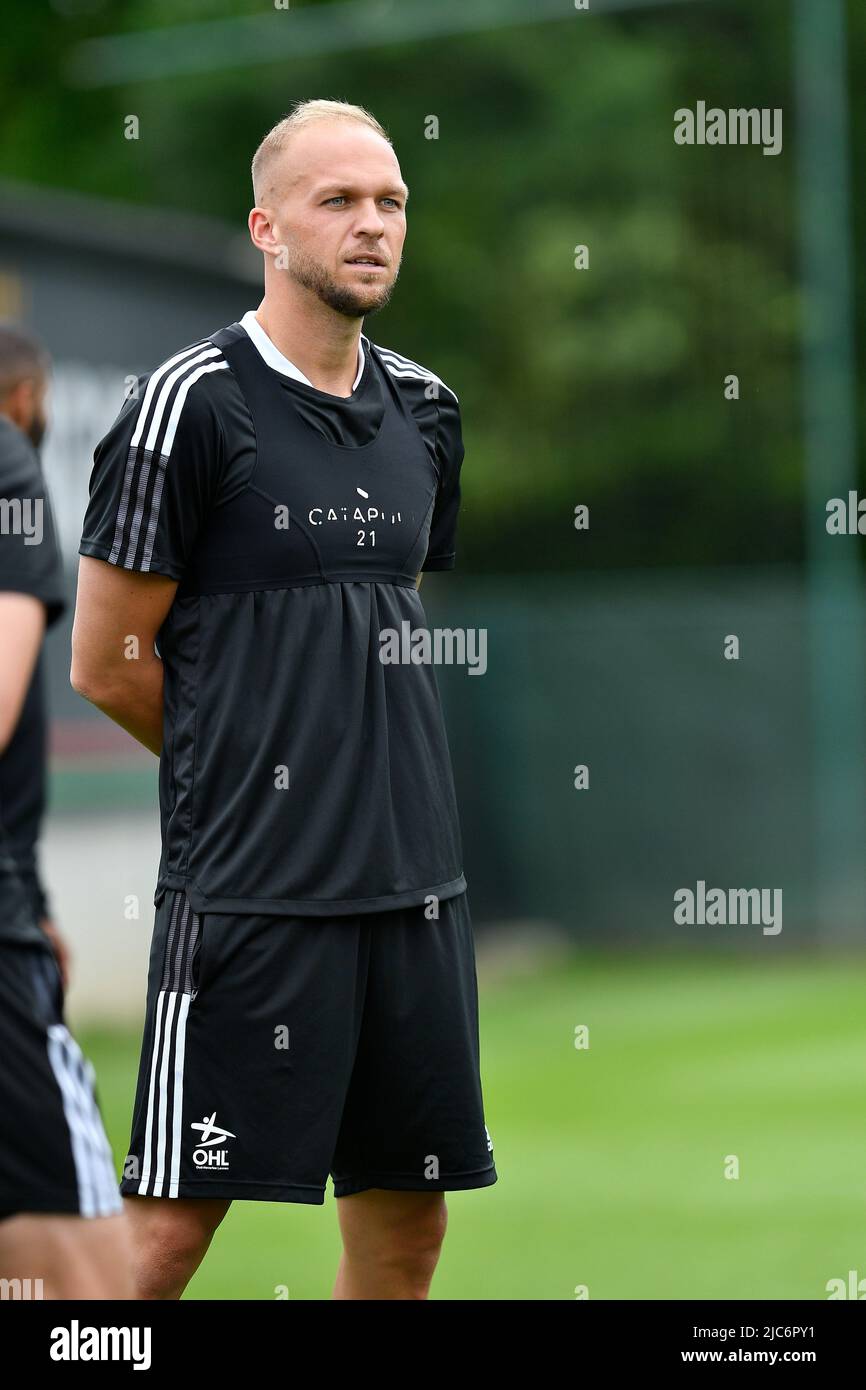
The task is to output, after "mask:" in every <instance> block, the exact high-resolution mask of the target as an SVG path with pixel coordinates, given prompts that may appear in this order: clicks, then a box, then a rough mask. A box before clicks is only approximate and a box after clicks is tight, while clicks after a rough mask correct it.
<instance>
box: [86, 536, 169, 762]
mask: <svg viewBox="0 0 866 1390" xmlns="http://www.w3.org/2000/svg"><path fill="white" fill-rule="evenodd" d="M176 589H177V580H175V579H169V578H168V577H167V576H166V575H162V574H149V573H138V572H135V571H132V570H126V569H120V568H118V567H117V566H116V565H110V564H108V563H107V562H106V561H105V560H96V559H93V558H91V557H89V556H86V555H85V556H82V558H81V563H80V565H79V569H78V598H77V602H76V607H75V623H74V626H73V629H72V671H71V673H70V679H71V681H72V686H73V689H74V690H77V691H78V693H79V695H83V696H84V698H85V699H86V700H90V702H91V703H92V704H94V705H96V706H97V708H98V709H101V710H102V711H103V713H104V714H107V715H108V717H109V718H110V719H113V720H114V721H115V723H116V724H119V725H120V726H121V728H123V729H126V731H127V733H130V734H132V736H133V738H136V739H138V741H139V743H143V744H144V746H145V748H149V749H150V751H151V752H152V753H156V754H157V756H159V753H160V750H161V748H162V662H161V660H160V659H159V657H158V656H157V654H156V651H155V650H154V644H155V642H156V637H157V633H158V632H159V629H160V628H161V627H162V624H163V622H164V621H165V617H166V615H167V613H168V610H169V609H170V607H171V605H172V602H173V600H174V595H175V591H176Z"/></svg>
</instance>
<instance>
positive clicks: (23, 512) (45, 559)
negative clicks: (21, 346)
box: [0, 417, 65, 942]
mask: <svg viewBox="0 0 866 1390" xmlns="http://www.w3.org/2000/svg"><path fill="white" fill-rule="evenodd" d="M0 509H2V514H0V593H10V592H12V593H19V594H32V595H33V597H34V598H38V599H40V600H41V601H42V602H43V603H44V605H45V609H46V626H50V625H51V624H52V623H54V622H56V620H57V619H58V618H59V617H60V615H61V613H62V612H63V609H64V607H65V597H64V593H65V590H64V582H63V566H62V563H61V559H60V552H59V549H58V546H57V537H56V533H55V529H54V523H53V518H52V516H51V508H50V504H49V499H48V495H47V492H46V489H45V481H44V479H43V477H42V471H41V469H40V467H39V460H38V458H37V456H36V452H35V450H34V449H33V447H32V445H31V444H30V441H29V440H28V439H27V438H26V436H25V435H24V434H22V432H21V431H20V430H19V429H17V428H16V426H15V425H13V424H12V423H11V422H10V421H9V420H6V419H5V418H2V417H0ZM45 761H46V718H45V698H44V691H43V675H42V659H41V657H40V658H39V660H38V662H37V664H36V669H35V671H34V673H33V676H32V678H31V681H30V685H29V687H28V690H27V694H26V696H25V699H24V704H23V706H22V709H21V714H20V716H19V719H18V723H17V724H16V726H15V731H14V733H13V735H12V737H11V739H10V740H9V743H8V744H7V746H6V748H5V749H4V750H3V752H2V753H0V941H8V940H16V941H36V940H38V941H40V942H44V941H45V938H44V936H43V934H42V932H41V931H40V930H39V928H38V925H37V923H38V921H39V918H40V917H41V916H42V915H43V913H44V912H45V897H44V893H43V891H42V887H41V884H40V881H39V875H38V872H37V866H36V842H37V839H38V835H39V826H40V822H41V819H42V811H43V807H44V803H45Z"/></svg>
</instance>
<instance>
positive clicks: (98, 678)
mask: <svg viewBox="0 0 866 1390" xmlns="http://www.w3.org/2000/svg"><path fill="white" fill-rule="evenodd" d="M69 684H70V685H71V686H72V689H73V690H74V691H75V693H76V695H80V696H81V697H82V699H84V700H89V701H90V703H91V704H92V705H99V704H101V703H102V702H103V701H104V700H105V699H106V697H107V696H108V681H107V680H106V678H105V672H104V669H101V668H100V666H99V665H98V664H97V663H96V662H94V661H93V660H92V659H91V658H88V657H87V656H86V655H85V654H84V653H83V652H82V651H81V650H80V649H79V648H77V647H76V646H75V644H74V643H73V646H72V664H71V666H70V668H69Z"/></svg>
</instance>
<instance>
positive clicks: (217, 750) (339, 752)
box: [80, 324, 466, 916]
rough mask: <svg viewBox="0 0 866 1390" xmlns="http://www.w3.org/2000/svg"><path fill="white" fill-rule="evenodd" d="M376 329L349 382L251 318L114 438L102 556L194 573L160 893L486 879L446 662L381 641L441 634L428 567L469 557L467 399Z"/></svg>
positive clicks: (393, 896) (171, 629)
mask: <svg viewBox="0 0 866 1390" xmlns="http://www.w3.org/2000/svg"><path fill="white" fill-rule="evenodd" d="M362 345H363V350H364V357H365V361H364V369H363V373H362V375H361V379H360V381H358V382H357V385H356V388H355V390H354V391H353V392H352V395H351V396H349V397H348V398H345V399H344V398H341V397H337V396H332V395H330V394H328V393H327V392H324V391H319V390H317V389H316V388H315V387H313V386H311V385H309V384H307V383H305V382H303V381H298V380H295V379H294V378H293V377H291V376H289V375H286V374H284V372H282V371H280V370H278V369H277V368H276V367H275V366H274V365H272V364H271V362H268V361H265V359H264V357H263V356H262V354H261V350H260V348H259V347H258V346H257V345H256V344H255V343H253V341H252V340H251V339H250V337H249V336H248V334H247V333H246V331H245V330H244V328H243V327H242V326H241V325H240V324H233V325H232V326H231V327H230V328H228V329H223V330H220V331H219V332H218V333H215V334H213V335H212V336H211V338H210V339H205V340H204V341H203V342H201V343H197V344H194V345H193V346H192V347H190V348H185V349H184V350H183V351H182V352H180V353H178V354H176V355H175V356H174V357H172V358H170V359H168V361H167V362H165V363H163V364H162V365H161V366H160V367H158V368H157V369H156V371H154V372H152V373H151V374H150V376H148V377H146V378H143V379H142V380H141V382H140V383H139V386H138V390H137V391H136V393H135V397H134V399H132V400H130V401H129V402H127V404H126V405H125V406H124V408H123V409H122V411H121V413H120V416H119V417H118V420H117V421H116V422H115V424H114V426H113V427H112V429H111V431H110V432H109V434H108V435H107V436H106V437H105V439H103V440H102V442H101V443H100V445H99V446H98V448H97V450H96V453H95V463H94V470H93V476H92V480H91V493H90V503H89V506H88V510H87V516H86V519H85V525H84V535H83V539H82V542H81V547H80V549H81V553H82V554H83V555H91V556H95V557H97V558H99V559H103V560H107V561H109V562H110V563H112V564H115V565H120V566H122V567H124V568H127V569H134V570H139V571H151V572H155V573H159V574H165V575H169V576H171V577H172V578H174V579H177V580H179V581H180V584H179V587H178V591H177V594H176V596H175V600H174V602H173V604H172V607H171V609H170V611H169V614H168V617H167V619H166V621H165V623H164V624H163V627H162V629H161V630H160V633H159V636H158V649H159V652H160V655H161V657H162V660H163V664H164V706H165V714H164V739H163V751H162V757H161V760H160V809H161V819H162V838H163V852H162V860H161V864H160V874H159V881H158V885H157V893H156V897H157V900H158V899H159V897H160V895H161V893H162V892H164V891H165V890H166V889H167V888H185V889H186V891H187V892H188V894H189V896H190V900H191V902H192V905H193V908H194V910H196V911H198V912H206V911H215V912H272V913H279V914H298V915H305V916H331V915H340V914H348V913H352V914H354V913H359V912H368V911H369V912H372V911H376V910H380V909H386V908H397V907H402V906H409V905H411V904H415V903H420V902H423V901H424V900H425V899H426V898H427V897H428V895H436V896H438V897H439V898H445V897H450V896H454V895H455V894H457V893H461V892H463V891H464V889H465V887H466V881H465V878H464V876H463V865H462V848H461V842H460V829H459V822H458V816H457V808H456V804H455V798H454V785H453V777H452V771H451V764H450V758H449V754H448V747H447V742H446V737H445V730H444V724H443V720H442V712H441V708H440V704H439V695H438V689H437V685H436V678H435V673H434V671H433V669H432V667H431V666H430V665H417V664H412V663H409V664H385V663H383V662H382V661H381V660H380V649H381V640H380V634H382V633H384V632H386V631H387V632H394V631H396V632H397V633H402V632H406V631H408V632H414V631H417V630H418V629H423V628H425V627H426V619H425V616H424V610H423V607H422V604H421V599H420V596H419V594H418V593H417V590H416V587H415V581H416V578H417V575H418V573H419V572H420V571H421V570H422V569H423V570H432V569H450V568H452V567H453V565H454V558H455V531H456V521H457V511H458V507H459V501H460V481H459V479H460V467H461V464H462V460H463V445H462V439H461V431H460V415H459V407H458V404H457V398H456V396H455V395H454V393H453V392H452V391H451V390H450V389H449V388H448V387H447V386H445V384H444V383H443V382H441V381H440V380H439V379H438V378H437V377H435V376H434V375H433V374H432V373H430V372H429V371H427V370H426V369H425V368H423V367H420V366H419V365H418V364H417V363H415V362H412V361H411V360H409V359H407V358H404V357H402V356H401V355H399V354H397V353H394V352H392V351H391V350H389V349H381V348H378V347H376V346H375V345H374V344H372V343H370V342H369V340H368V339H367V338H363V339H362ZM283 360H284V359H283Z"/></svg>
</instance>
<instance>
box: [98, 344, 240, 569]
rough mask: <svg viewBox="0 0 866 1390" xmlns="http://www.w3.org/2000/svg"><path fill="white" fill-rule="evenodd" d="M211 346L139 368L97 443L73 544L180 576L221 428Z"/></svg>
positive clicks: (126, 564) (219, 461)
mask: <svg viewBox="0 0 866 1390" xmlns="http://www.w3.org/2000/svg"><path fill="white" fill-rule="evenodd" d="M225 368H227V363H226V362H225V360H224V358H222V356H221V354H220V353H219V350H218V349H216V348H211V349H208V348H206V347H202V348H200V349H198V350H192V351H190V350H188V351H187V352H186V353H180V354H178V357H177V358H173V359H170V360H169V362H167V363H164V364H163V365H162V366H161V367H159V368H157V370H156V371H155V372H153V373H151V375H150V376H149V377H143V378H142V379H141V380H140V381H139V382H138V385H137V388H136V390H135V392H134V393H133V395H132V397H131V398H130V399H129V400H127V401H126V402H125V404H124V406H123V408H122V410H121V412H120V414H119V415H118V417H117V419H116V420H115V422H114V424H113V425H112V427H111V429H110V430H109V431H108V434H107V435H106V436H105V438H104V439H102V440H101V441H100V443H99V444H98V445H97V447H96V451H95V453H94V455H93V471H92V473H91V478H90V500H89V502H88V506H87V512H86V514H85V518H84V529H83V534H82V538H81V544H80V546H79V553H80V554H82V555H91V556H94V557H95V558H96V559H98V560H107V561H108V562H109V563H110V564H112V565H118V566H120V567H121V568H123V569H128V570H138V571H140V572H142V573H147V572H151V573H154V574H164V575H167V576H168V577H169V578H171V579H178V580H179V579H181V578H182V577H183V574H184V571H185V569H186V567H187V564H188V562H189V559H190V556H191V553H192V549H193V546H194V545H195V542H196V538H197V536H198V534H199V531H200V528H201V525H202V522H203V520H204V517H205V516H206V514H207V512H208V510H209V509H210V507H211V506H212V505H213V502H214V500H215V498H216V496H217V492H218V488H219V481H220V476H221V472H222V468H223V461H224V454H225V450H224V445H223V434H222V429H221V427H220V421H219V415H218V412H217V409H216V406H215V403H214V399H213V396H212V393H211V391H210V390H209V389H208V387H209V384H210V380H209V379H210V378H211V374H212V373H213V372H218V371H220V370H222V369H225Z"/></svg>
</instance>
